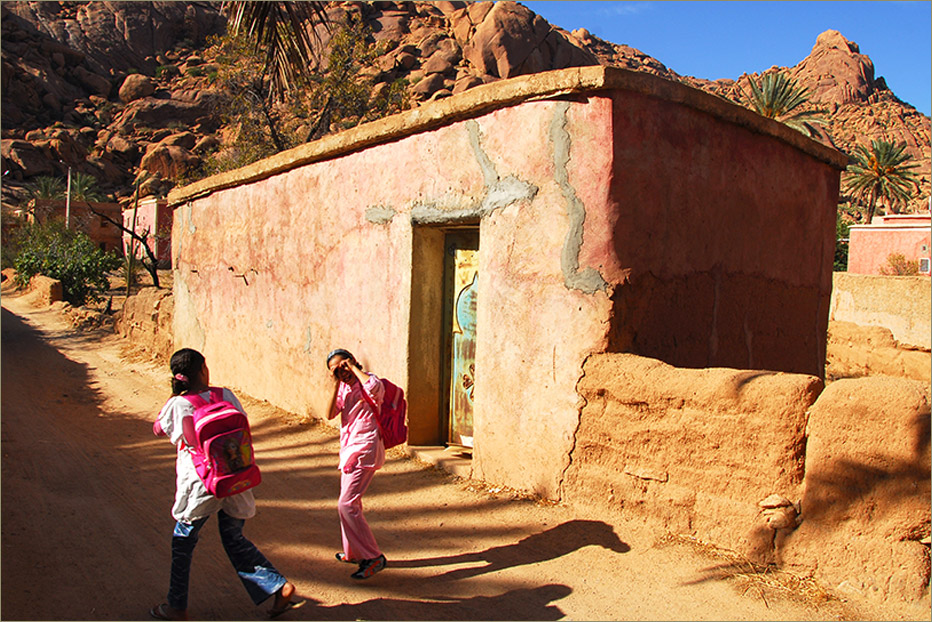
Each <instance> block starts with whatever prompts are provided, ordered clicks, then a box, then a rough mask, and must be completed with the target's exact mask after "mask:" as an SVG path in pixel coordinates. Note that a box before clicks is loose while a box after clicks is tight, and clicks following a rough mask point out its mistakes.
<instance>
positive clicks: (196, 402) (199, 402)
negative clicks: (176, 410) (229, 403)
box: [181, 387, 223, 408]
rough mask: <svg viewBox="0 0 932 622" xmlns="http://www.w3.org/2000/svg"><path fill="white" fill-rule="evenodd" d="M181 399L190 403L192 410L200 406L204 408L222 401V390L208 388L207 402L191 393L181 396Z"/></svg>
mask: <svg viewBox="0 0 932 622" xmlns="http://www.w3.org/2000/svg"><path fill="white" fill-rule="evenodd" d="M181 397H183V398H184V399H186V400H188V401H189V402H191V405H192V406H194V408H200V407H201V406H206V405H207V404H213V403H214V402H219V401H221V400H223V389H221V388H220V387H210V401H209V402H208V401H207V400H205V399H204V398H203V397H201V396H200V395H198V394H197V393H192V394H191V395H182V396H181Z"/></svg>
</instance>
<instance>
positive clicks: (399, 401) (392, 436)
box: [360, 378, 408, 449]
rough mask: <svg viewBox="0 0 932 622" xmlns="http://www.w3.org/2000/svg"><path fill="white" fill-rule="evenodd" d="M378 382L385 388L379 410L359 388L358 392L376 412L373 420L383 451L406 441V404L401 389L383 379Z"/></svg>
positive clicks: (363, 390)
mask: <svg viewBox="0 0 932 622" xmlns="http://www.w3.org/2000/svg"><path fill="white" fill-rule="evenodd" d="M380 380H381V381H382V386H383V387H384V388H385V394H384V395H383V396H382V408H381V409H379V408H378V407H377V406H376V405H375V402H373V401H372V398H370V397H369V394H368V393H366V391H365V389H362V388H361V387H360V390H361V391H362V396H363V397H364V398H366V401H367V402H369V404H371V405H372V407H373V408H374V409H375V411H376V412H375V420H376V423H378V424H379V433H380V434H381V435H382V443H383V444H384V445H385V449H388V448H390V447H394V446H395V445H401V444H402V443H405V442H407V440H408V421H407V414H408V402H407V401H406V400H405V392H404V391H403V390H402V389H401V387H399V386H397V385H395V384H393V383H392V382H390V381H388V380H385V379H384V378H380Z"/></svg>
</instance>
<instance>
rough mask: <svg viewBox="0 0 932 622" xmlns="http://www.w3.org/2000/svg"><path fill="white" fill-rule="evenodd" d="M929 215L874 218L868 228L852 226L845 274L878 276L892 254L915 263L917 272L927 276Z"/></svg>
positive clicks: (930, 242)
mask: <svg viewBox="0 0 932 622" xmlns="http://www.w3.org/2000/svg"><path fill="white" fill-rule="evenodd" d="M930 226H932V216H930V212H919V213H916V214H890V215H884V216H877V217H875V218H874V219H873V221H871V224H869V225H854V226H853V227H851V230H850V232H849V240H850V242H849V246H848V272H850V273H852V274H881V269H883V268H885V267H888V265H889V264H888V258H889V257H890V255H893V254H900V255H903V256H904V257H905V258H906V260H907V261H915V262H917V263H918V264H919V272H920V273H921V274H924V275H926V276H928V275H929V273H930V248H932V239H930V238H932V235H930V232H932V228H930Z"/></svg>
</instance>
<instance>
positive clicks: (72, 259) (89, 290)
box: [13, 221, 121, 305]
mask: <svg viewBox="0 0 932 622" xmlns="http://www.w3.org/2000/svg"><path fill="white" fill-rule="evenodd" d="M16 244H17V247H18V253H17V255H16V258H15V259H14V260H13V267H14V268H15V269H16V272H17V275H16V279H17V282H18V283H19V284H20V285H25V284H27V283H29V281H30V280H31V279H32V277H34V276H35V275H37V274H43V275H45V276H47V277H50V278H53V279H58V280H59V281H61V284H62V295H63V297H64V298H65V300H67V301H68V302H70V303H71V304H73V305H82V304H84V303H86V302H96V301H98V300H100V294H101V293H103V292H106V291H107V290H108V289H109V288H110V283H109V282H108V280H107V272H109V271H110V270H115V269H116V268H118V267H119V266H120V264H121V260H120V258H119V257H118V256H117V255H115V254H112V253H105V252H104V251H102V250H100V249H99V248H97V246H96V245H95V244H94V242H93V240H91V239H90V238H89V237H88V236H87V235H86V234H85V233H83V232H81V231H76V230H74V229H66V228H65V226H64V224H63V223H61V222H59V221H54V222H50V223H47V224H42V225H31V226H28V227H25V228H24V229H22V230H21V231H20V232H19V234H18V235H17V240H16Z"/></svg>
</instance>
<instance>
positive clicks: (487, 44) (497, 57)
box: [463, 2, 551, 78]
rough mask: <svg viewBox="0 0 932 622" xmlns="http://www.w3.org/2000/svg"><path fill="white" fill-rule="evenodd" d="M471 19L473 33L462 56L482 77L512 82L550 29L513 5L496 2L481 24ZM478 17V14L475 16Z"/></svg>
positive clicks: (528, 11) (544, 21)
mask: <svg viewBox="0 0 932 622" xmlns="http://www.w3.org/2000/svg"><path fill="white" fill-rule="evenodd" d="M474 6H476V5H473V6H471V7H470V10H469V12H470V19H471V20H472V22H473V23H474V24H476V26H475V33H474V34H473V36H472V37H470V39H469V42H468V43H467V44H466V45H464V46H463V55H464V56H465V57H466V60H468V61H469V62H470V63H471V64H472V65H473V66H474V67H476V68H477V69H478V70H479V71H481V72H482V73H487V74H489V75H493V76H496V77H499V78H511V77H514V76H516V75H520V74H519V73H518V71H517V70H518V67H520V66H521V65H522V64H523V63H524V61H525V60H527V58H528V56H530V55H531V52H532V51H533V50H534V49H535V48H537V46H539V45H540V44H541V43H543V41H544V39H546V37H547V35H548V34H549V33H550V29H551V26H550V24H549V23H548V22H547V20H545V19H544V18H542V17H540V16H539V15H536V14H535V13H533V12H532V11H531V10H530V9H528V8H526V7H524V6H522V5H520V4H517V3H514V2H496V3H494V4H493V5H492V6H491V7H489V8H488V10H487V12H486V14H485V16H484V17H483V18H482V19H481V20H476V19H475V17H473V7H474ZM479 14H481V12H480V11H477V12H476V15H479Z"/></svg>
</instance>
